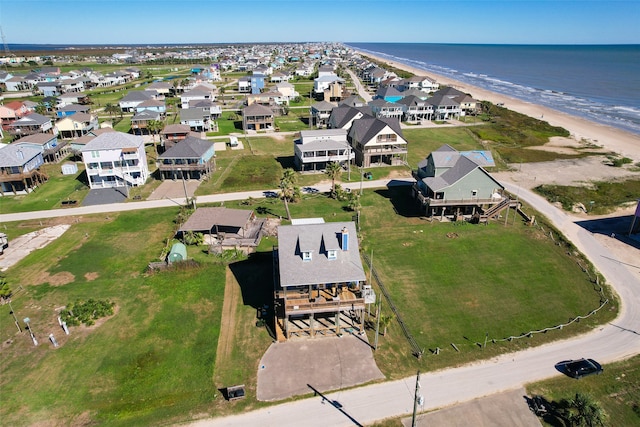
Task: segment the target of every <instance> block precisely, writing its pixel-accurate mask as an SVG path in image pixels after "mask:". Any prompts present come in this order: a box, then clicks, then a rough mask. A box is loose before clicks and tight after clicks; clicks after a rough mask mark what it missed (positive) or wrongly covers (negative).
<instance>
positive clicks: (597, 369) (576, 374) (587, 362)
mask: <svg viewBox="0 0 640 427" xmlns="http://www.w3.org/2000/svg"><path fill="white" fill-rule="evenodd" d="M564 368H565V370H566V373H567V375H569V376H570V377H573V378H575V379H580V378H582V377H586V376H587V375H593V374H601V373H602V366H600V364H599V363H598V362H596V361H595V360H593V359H584V358H583V359H577V360H570V361H568V362H567V363H566V364H565V365H564Z"/></svg>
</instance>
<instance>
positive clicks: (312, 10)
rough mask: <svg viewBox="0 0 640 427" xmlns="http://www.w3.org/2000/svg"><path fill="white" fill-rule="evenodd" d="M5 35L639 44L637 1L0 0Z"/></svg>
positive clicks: (44, 39) (107, 39)
mask: <svg viewBox="0 0 640 427" xmlns="http://www.w3.org/2000/svg"><path fill="white" fill-rule="evenodd" d="M0 25H1V26H2V30H3V33H4V35H5V40H6V42H7V43H27V44H32V43H33V44H42V43H49V44H124V43H132V44H137V43H233V42H297V41H340V42H416V43H417V42H422V43H504V44H616V43H621V44H627V43H634V44H638V43H640V29H639V27H640V0H608V1H604V0H582V1H567V0H538V1H522V0H503V1H494V0H474V1H457V0H438V1H432V0H411V1H404V0H397V1H396V0H344V1H323V0H314V1H312V0H295V1H289V0H271V1H268V0H263V1H251V0H234V1H218V0H209V1H202V0H200V1H195V0H173V1H168V0H90V1H89V0H58V1H53V0H45V1H43V0H0Z"/></svg>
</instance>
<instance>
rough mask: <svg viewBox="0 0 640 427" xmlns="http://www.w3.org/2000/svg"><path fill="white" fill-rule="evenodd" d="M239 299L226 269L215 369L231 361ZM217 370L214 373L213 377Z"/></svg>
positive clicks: (234, 283) (233, 282)
mask: <svg viewBox="0 0 640 427" xmlns="http://www.w3.org/2000/svg"><path fill="white" fill-rule="evenodd" d="M239 298H240V285H238V282H237V281H236V278H235V277H234V275H233V273H232V272H231V269H230V268H229V267H227V274H226V280H225V286H224V300H223V301H224V302H223V303H222V319H221V320H220V337H218V350H217V351H216V363H215V366H216V368H220V367H222V366H227V364H228V362H229V361H230V360H231V352H232V350H233V340H234V331H235V327H234V325H235V323H236V307H238V299H239ZM217 372H218V369H216V370H215V371H214V378H213V380H214V382H215V376H216V373H217Z"/></svg>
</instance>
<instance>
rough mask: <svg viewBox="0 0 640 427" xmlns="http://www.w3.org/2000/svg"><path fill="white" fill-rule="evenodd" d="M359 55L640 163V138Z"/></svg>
mask: <svg viewBox="0 0 640 427" xmlns="http://www.w3.org/2000/svg"><path fill="white" fill-rule="evenodd" d="M356 51H357V50H356ZM357 52H359V53H360V54H361V55H362V56H368V57H370V58H375V59H376V60H378V61H380V62H382V63H386V64H389V65H390V66H392V67H395V68H398V69H402V70H406V71H408V72H410V73H413V74H415V75H417V76H429V77H431V78H434V79H435V80H436V81H437V82H438V83H440V84H441V85H446V86H452V87H455V88H456V89H458V90H461V91H463V92H465V93H469V94H471V96H472V97H473V98H475V99H477V100H481V101H490V102H492V103H494V104H499V103H502V104H504V107H506V108H509V109H511V110H513V111H517V112H519V113H522V114H526V115H528V116H531V117H537V118H540V119H542V120H545V121H546V122H548V123H549V124H551V125H553V126H561V127H563V128H565V129H567V130H568V131H569V132H570V133H571V137H572V138H573V139H575V140H576V141H583V140H584V141H586V142H589V143H593V144H596V145H598V146H602V147H603V148H604V149H606V150H608V151H612V152H615V153H617V154H619V155H622V156H625V157H629V158H631V159H633V161H634V163H635V162H638V161H640V135H637V134H634V133H631V132H627V131H624V130H621V129H617V128H614V127H610V126H605V125H601V124H599V123H595V122H591V121H589V120H586V119H583V118H580V117H576V116H572V115H569V114H566V113H563V112H560V111H557V110H554V109H551V108H548V107H544V106H541V105H537V104H532V103H529V102H525V101H522V100H519V99H516V98H512V97H509V96H506V95H502V94H499V93H495V92H491V91H488V90H485V89H482V88H479V87H477V86H472V85H469V84H467V83H463V82H460V81H457V80H453V79H451V78H448V77H445V76H442V75H439V74H435V73H431V72H426V71H424V70H420V69H418V68H414V67H411V66H408V65H405V64H401V63H399V62H394V61H389V60H387V59H384V58H381V57H378V56H375V55H371V54H369V53H366V52H362V51H357Z"/></svg>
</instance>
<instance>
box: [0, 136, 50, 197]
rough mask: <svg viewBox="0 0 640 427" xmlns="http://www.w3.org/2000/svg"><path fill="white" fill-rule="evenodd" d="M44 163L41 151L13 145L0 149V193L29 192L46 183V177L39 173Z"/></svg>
mask: <svg viewBox="0 0 640 427" xmlns="http://www.w3.org/2000/svg"><path fill="white" fill-rule="evenodd" d="M43 163H44V159H43V158H42V151H41V150H39V149H37V148H33V147H26V146H21V145H15V144H8V145H5V146H3V147H0V193H2V195H5V194H6V193H13V194H17V193H18V192H19V191H20V192H22V191H26V192H30V191H33V189H35V188H36V187H37V186H39V185H40V184H42V183H44V182H46V180H47V179H48V177H47V175H46V174H44V173H42V172H40V170H39V169H40V166H42V164H43Z"/></svg>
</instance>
